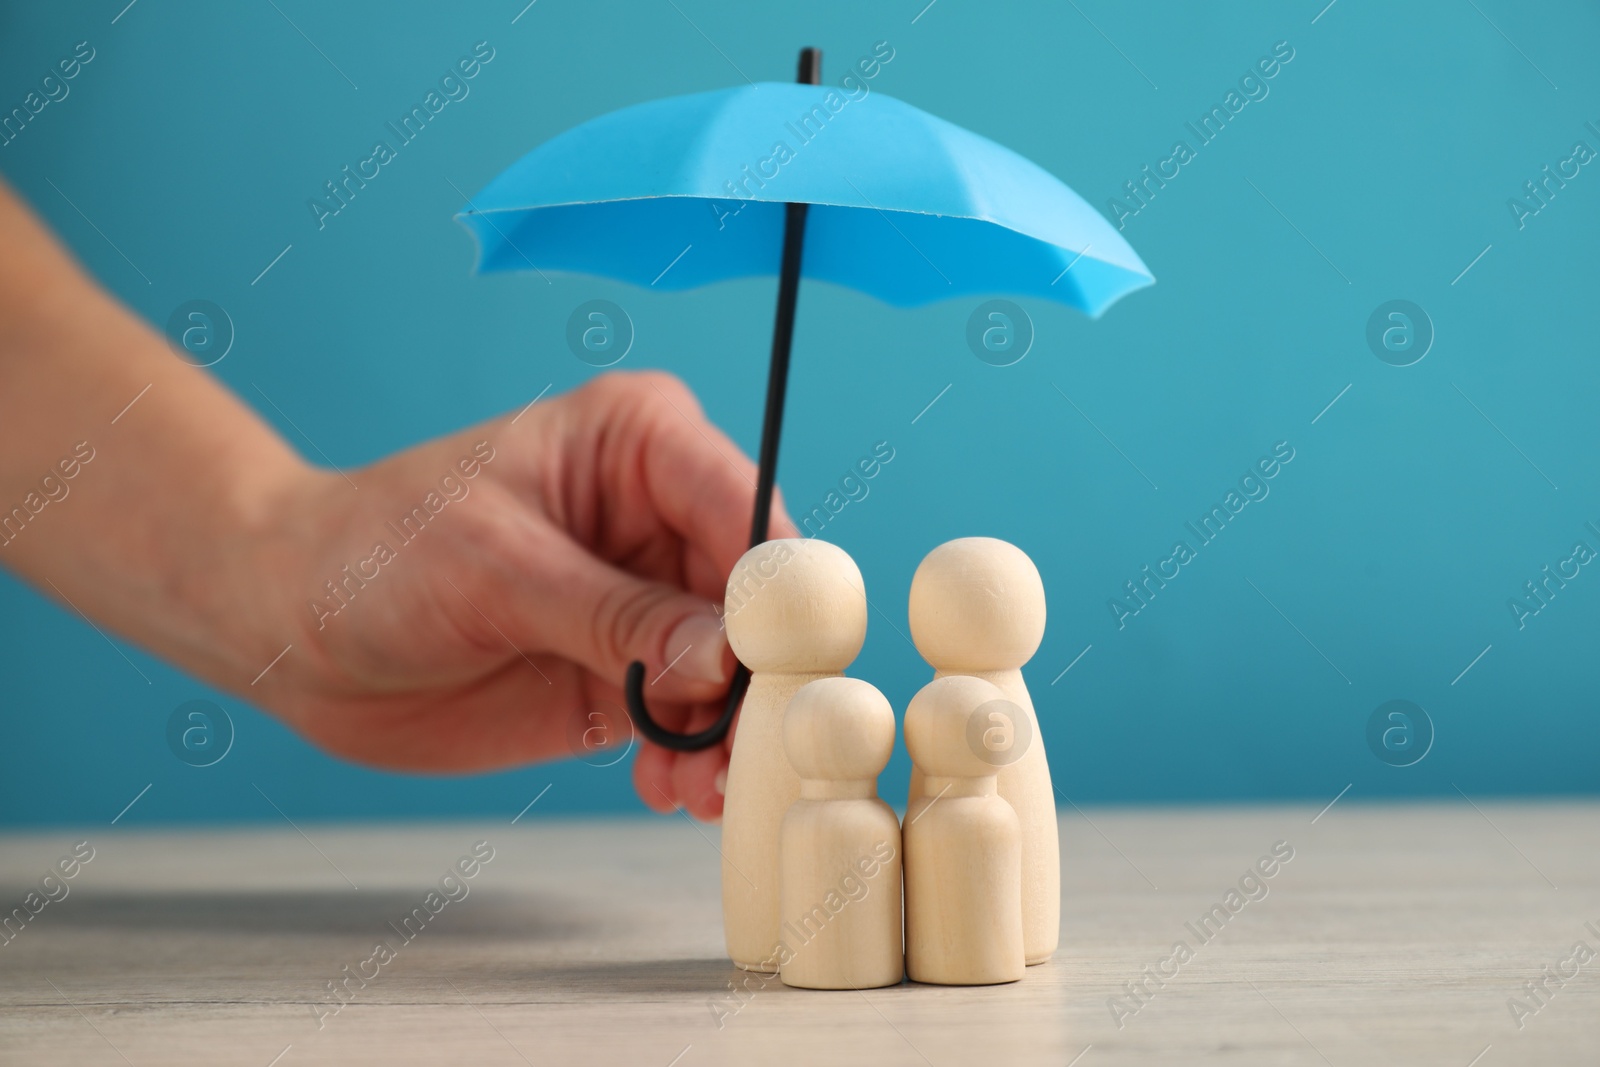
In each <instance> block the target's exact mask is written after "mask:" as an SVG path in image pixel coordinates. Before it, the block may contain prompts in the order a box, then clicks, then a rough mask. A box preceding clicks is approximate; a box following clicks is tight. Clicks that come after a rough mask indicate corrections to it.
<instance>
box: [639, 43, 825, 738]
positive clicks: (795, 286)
mask: <svg viewBox="0 0 1600 1067" xmlns="http://www.w3.org/2000/svg"><path fill="white" fill-rule="evenodd" d="M797 80H798V81H799V82H800V83H801V84H803V85H817V84H820V83H821V81H822V52H821V51H820V50H818V49H815V48H802V49H801V50H800V73H799V77H798V79H797ZM784 209H785V210H784V219H783V261H782V266H781V268H780V270H779V273H778V312H777V315H776V316H775V317H774V318H773V321H772V365H771V368H770V369H769V370H768V371H767V410H766V415H765V416H764V417H763V419H762V422H761V456H760V461H759V465H758V466H757V468H756V503H755V511H754V514H753V515H752V516H751V519H750V547H751V548H754V547H756V546H757V545H759V544H761V543H762V542H763V541H765V540H766V539H767V521H768V519H769V518H770V516H771V514H772V487H773V483H774V482H775V481H776V479H777V475H778V438H779V436H780V435H781V434H782V433H783V398H784V394H785V393H786V392H787V390H788V386H789V347H790V345H791V343H792V342H793V341H794V306H795V300H796V299H797V298H798V296H799V294H800V253H801V250H802V249H803V247H804V245H805V238H806V205H805V204H785V205H784ZM749 686H750V669H749V668H748V667H746V666H745V665H744V664H742V663H741V664H739V665H738V666H737V667H736V668H735V669H734V672H733V682H732V684H731V685H730V686H729V688H728V705H727V707H726V708H724V709H723V712H722V715H721V717H720V718H718V719H717V721H716V722H714V723H712V724H711V725H710V726H708V727H706V728H705V729H704V730H701V731H700V732H699V733H697V734H680V733H678V732H676V731H674V730H668V729H667V728H666V727H665V726H662V725H661V724H660V723H658V722H656V721H655V719H653V718H651V717H650V709H649V708H648V707H646V706H645V702H644V664H643V663H640V662H639V661H637V660H635V661H634V662H632V663H630V664H628V674H627V677H626V678H625V679H624V680H623V686H622V688H623V691H624V693H626V695H627V699H628V715H629V717H630V718H632V719H633V725H634V727H635V728H637V729H638V731H639V732H640V733H641V734H643V735H644V737H645V740H647V741H650V742H651V743H653V744H657V745H660V746H661V747H662V748H668V749H672V750H673V751H674V752H697V751H699V750H700V749H703V748H710V747H711V746H712V745H715V744H718V743H720V742H721V741H722V739H723V738H724V737H727V736H728V730H729V728H730V727H732V726H733V716H734V714H735V713H736V712H737V711H738V710H739V702H740V701H741V700H743V699H744V693H745V690H746V689H747V688H749Z"/></svg>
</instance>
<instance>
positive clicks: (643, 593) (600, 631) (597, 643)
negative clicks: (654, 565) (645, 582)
mask: <svg viewBox="0 0 1600 1067" xmlns="http://www.w3.org/2000/svg"><path fill="white" fill-rule="evenodd" d="M660 601H661V597H660V595H659V594H658V593H656V592H655V591H653V590H651V589H650V588H649V587H646V586H633V585H616V586H613V587H612V588H611V589H609V590H607V591H606V592H605V593H603V594H601V596H600V599H599V600H598V601H597V602H596V603H595V605H594V612H593V614H592V616H591V618H590V627H591V632H590V639H591V641H592V642H593V646H594V647H595V648H596V649H598V650H599V651H600V653H601V655H603V656H604V657H605V658H607V659H610V660H612V661H614V662H616V663H618V664H621V663H625V662H627V661H628V660H630V659H632V658H633V657H634V656H635V655H638V656H639V658H641V659H646V660H651V661H653V660H655V659H657V658H658V657H657V656H656V653H655V651H654V650H653V649H651V650H647V649H645V648H644V647H643V641H644V639H645V636H646V635H647V633H648V631H649V624H650V617H651V613H652V612H653V611H654V609H655V607H656V605H657V604H659V603H660ZM633 650H636V651H633Z"/></svg>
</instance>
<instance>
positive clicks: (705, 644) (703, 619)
mask: <svg viewBox="0 0 1600 1067" xmlns="http://www.w3.org/2000/svg"><path fill="white" fill-rule="evenodd" d="M727 647H728V639H727V638H726V637H725V636H724V635H723V633H722V623H721V620H719V619H718V618H717V617H716V616H715V615H690V616H689V617H688V618H687V619H684V620H683V621H682V622H680V623H679V624H678V625H677V626H675V627H673V630H672V635H671V636H670V637H668V638H667V662H668V663H670V664H672V666H671V667H670V668H669V670H671V671H674V672H677V673H680V674H682V675H683V676H684V677H685V678H693V679H694V680H696V681H700V682H725V681H727V680H728V672H727V668H726V667H725V666H724V665H723V661H724V653H725V651H726V650H727Z"/></svg>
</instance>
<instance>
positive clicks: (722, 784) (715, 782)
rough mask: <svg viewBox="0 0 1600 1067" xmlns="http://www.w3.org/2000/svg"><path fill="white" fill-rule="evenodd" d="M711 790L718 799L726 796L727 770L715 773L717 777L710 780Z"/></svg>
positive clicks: (723, 769)
mask: <svg viewBox="0 0 1600 1067" xmlns="http://www.w3.org/2000/svg"><path fill="white" fill-rule="evenodd" d="M711 788H712V789H715V790H716V791H717V796H719V797H725V796H727V795H728V768H726V767H724V768H722V770H720V771H718V772H717V776H716V777H715V778H713V779H711Z"/></svg>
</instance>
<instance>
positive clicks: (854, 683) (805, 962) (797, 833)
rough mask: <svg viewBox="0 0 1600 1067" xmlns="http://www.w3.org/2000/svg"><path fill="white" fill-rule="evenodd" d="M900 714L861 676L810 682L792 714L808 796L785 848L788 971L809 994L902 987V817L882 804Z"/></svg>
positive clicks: (794, 760)
mask: <svg viewBox="0 0 1600 1067" xmlns="http://www.w3.org/2000/svg"><path fill="white" fill-rule="evenodd" d="M894 732H895V722H894V709H893V708H891V707H890V706H889V701H888V700H887V699H886V698H885V697H884V695H883V694H882V693H880V692H878V690H877V689H875V688H874V687H873V686H872V685H870V684H868V683H867V682H863V681H861V680H860V679H859V678H823V679H820V680H818V681H815V682H810V683H808V684H806V685H805V686H804V687H802V688H801V690H800V691H799V692H798V693H796V694H795V695H794V699H793V700H791V701H789V708H788V710H787V711H786V712H785V713H784V717H783V747H784V751H785V752H786V753H787V754H788V756H789V763H790V764H791V765H792V766H793V767H794V769H795V772H796V773H798V774H799V775H800V799H799V800H797V801H795V802H794V804H792V805H791V806H790V808H789V812H788V814H787V815H785V816H784V817H783V828H782V831H781V834H780V838H779V845H778V863H779V870H780V880H779V890H778V901H779V904H778V914H779V916H780V917H781V918H782V920H783V925H782V932H781V939H782V940H781V944H782V947H783V948H784V949H787V950H788V951H786V952H780V956H781V958H780V961H779V962H780V963H781V965H782V966H781V968H780V970H779V974H780V976H781V977H782V979H783V983H784V984H785V985H791V986H800V987H801V988H804V989H871V988H874V987H877V986H887V985H899V984H900V979H901V977H902V975H903V973H904V966H903V965H904V948H903V945H902V941H901V912H900V820H899V819H897V818H896V817H895V814H894V810H893V809H892V808H890V807H889V805H887V804H885V803H884V802H883V801H882V800H879V799H878V775H879V774H880V773H881V772H882V771H883V768H884V766H885V765H886V764H888V762H889V755H890V753H891V752H892V751H893V749H894Z"/></svg>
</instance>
